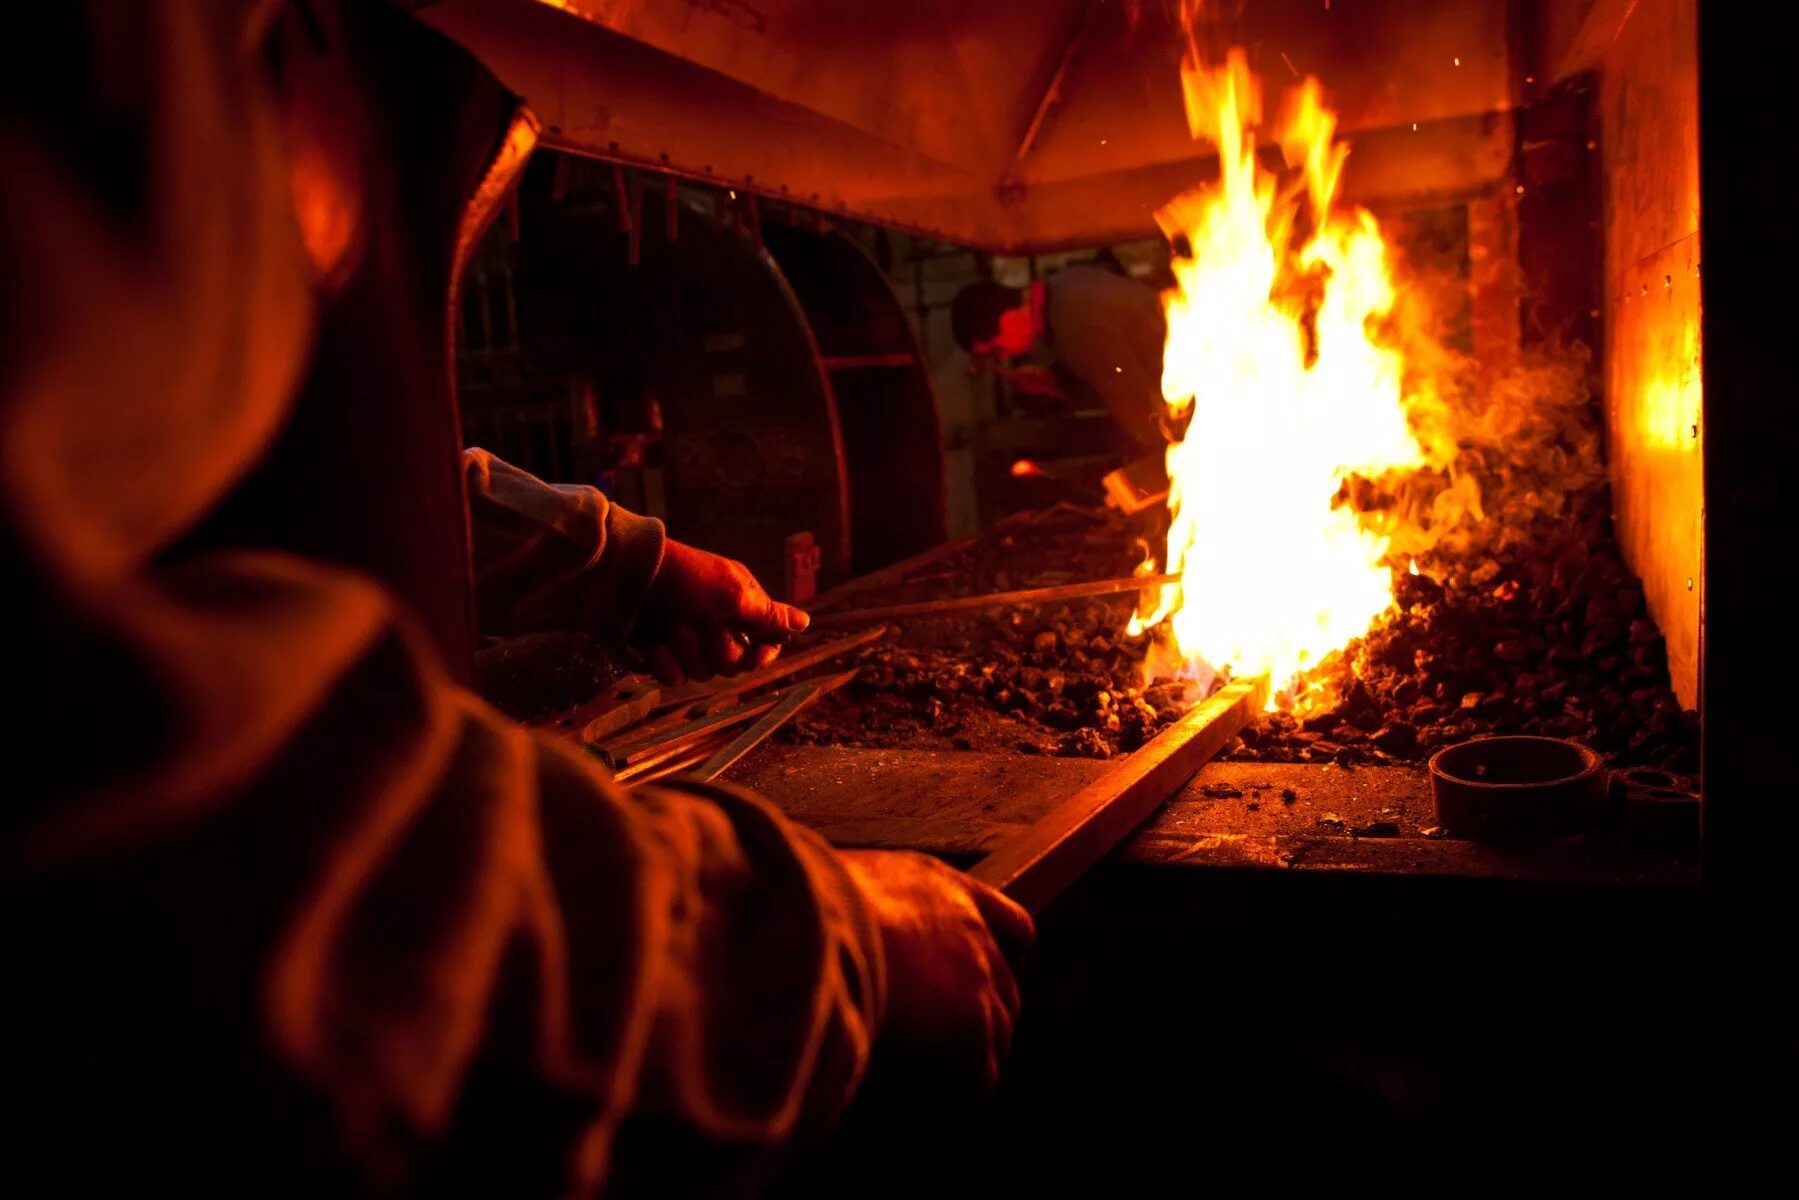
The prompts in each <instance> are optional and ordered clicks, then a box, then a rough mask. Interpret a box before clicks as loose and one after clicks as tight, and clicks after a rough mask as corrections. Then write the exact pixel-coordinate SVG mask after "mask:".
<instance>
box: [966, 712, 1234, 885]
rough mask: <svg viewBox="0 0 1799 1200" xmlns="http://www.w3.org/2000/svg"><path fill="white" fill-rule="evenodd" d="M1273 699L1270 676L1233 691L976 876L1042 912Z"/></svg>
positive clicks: (1153, 742)
mask: <svg viewBox="0 0 1799 1200" xmlns="http://www.w3.org/2000/svg"><path fill="white" fill-rule="evenodd" d="M1267 700H1268V679H1267V677H1266V676H1257V677H1256V678H1254V679H1245V680H1242V681H1239V682H1237V683H1232V684H1227V685H1226V686H1225V687H1223V688H1221V689H1219V690H1218V691H1217V692H1215V693H1213V695H1212V696H1211V697H1209V698H1208V699H1206V700H1204V701H1203V702H1201V703H1200V704H1199V705H1197V706H1196V707H1194V709H1193V710H1192V711H1191V712H1189V713H1187V714H1186V715H1185V716H1183V717H1182V718H1181V719H1180V720H1178V721H1176V722H1175V723H1174V724H1172V725H1170V726H1169V727H1168V728H1166V729H1164V730H1163V731H1162V732H1161V733H1158V734H1157V735H1156V736H1155V737H1154V738H1151V739H1150V741H1149V742H1148V744H1146V745H1144V746H1143V747H1141V748H1140V749H1138V750H1137V751H1135V752H1134V753H1132V754H1131V755H1129V756H1128V757H1126V758H1124V759H1122V760H1120V761H1119V763H1118V765H1117V766H1115V767H1113V768H1112V769H1111V770H1109V771H1107V772H1106V773H1105V774H1104V775H1102V776H1100V777H1099V778H1098V779H1095V780H1094V781H1093V782H1092V783H1090V784H1088V785H1087V786H1086V787H1084V788H1082V789H1081V790H1080V791H1078V792H1076V793H1075V794H1074V795H1073V796H1070V797H1069V798H1068V799H1067V800H1065V801H1063V802H1062V804H1060V805H1059V806H1057V807H1056V808H1055V809H1054V810H1053V811H1052V812H1050V813H1049V814H1048V815H1047V816H1045V817H1043V818H1042V819H1041V820H1039V821H1038V822H1037V823H1036V824H1034V825H1032V826H1031V827H1030V828H1029V829H1027V830H1025V831H1024V832H1023V833H1021V834H1019V835H1018V836H1017V837H1016V838H1014V839H1012V840H1011V841H1010V842H1008V843H1006V844H1005V845H1004V846H1001V847H1000V848H999V849H998V850H995V851H994V852H993V853H991V854H989V855H988V856H987V857H986V858H983V859H982V860H981V861H980V862H978V863H976V864H975V865H974V866H973V867H972V868H971V869H970V870H969V874H970V875H972V876H974V877H975V878H976V879H979V880H980V881H981V882H982V883H985V884H988V885H990V886H992V887H996V888H998V889H999V890H1000V891H1002V892H1005V893H1006V895H1008V896H1010V897H1011V898H1012V899H1014V900H1016V901H1018V903H1020V904H1022V905H1024V907H1025V908H1027V909H1029V910H1030V911H1032V912H1039V911H1041V910H1042V909H1043V907H1044V906H1045V905H1046V904H1048V903H1049V902H1050V901H1051V900H1054V899H1055V898H1056V897H1057V896H1058V895H1060V894H1061V892H1062V889H1063V888H1065V887H1067V886H1068V885H1069V884H1070V883H1073V882H1074V881H1075V880H1076V879H1078V878H1080V876H1081V875H1083V874H1084V873H1086V871H1087V870H1088V869H1089V868H1090V867H1092V866H1093V864H1094V863H1096V862H1098V861H1099V860H1100V859H1101V858H1103V857H1105V856H1106V855H1107V854H1109V853H1110V852H1111V851H1112V848H1113V847H1114V846H1116V845H1118V843H1119V842H1121V841H1123V840H1124V839H1125V838H1126V837H1128V836H1129V835H1130V833H1131V831H1132V830H1134V829H1136V828H1137V826H1139V825H1141V824H1142V823H1143V822H1144V821H1145V820H1146V819H1148V817H1149V816H1150V814H1151V813H1153V812H1155V811H1156V809H1158V808H1160V807H1161V806H1162V804H1163V802H1164V801H1166V800H1167V799H1168V798H1169V797H1170V796H1172V795H1174V793H1175V792H1176V791H1177V790H1179V788H1180V787H1181V785H1182V784H1184V783H1186V782H1187V780H1188V779H1190V778H1192V777H1193V774H1194V772H1196V771H1198V770H1199V769H1200V768H1201V767H1203V766H1204V765H1205V764H1206V762H1207V760H1209V759H1210V758H1211V757H1212V756H1213V755H1215V754H1217V753H1218V752H1219V751H1220V750H1222V749H1223V748H1224V745H1225V743H1226V742H1228V741H1230V740H1231V738H1233V737H1235V736H1236V734H1237V731H1238V730H1240V729H1242V728H1243V727H1244V726H1245V725H1247V724H1248V723H1249V722H1250V721H1252V720H1254V719H1255V716H1256V714H1257V713H1259V712H1261V711H1262V706H1263V705H1264V704H1266V703H1267Z"/></svg>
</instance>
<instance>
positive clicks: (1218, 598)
mask: <svg viewBox="0 0 1799 1200" xmlns="http://www.w3.org/2000/svg"><path fill="white" fill-rule="evenodd" d="M1181 81H1182V85H1183V92H1184V94H1185V98H1186V109H1187V120H1188V126H1189V128H1190V129H1191V131H1192V133H1193V136H1194V138H1195V139H1196V140H1199V141H1203V142H1208V143H1210V144H1212V145H1213V146H1215V147H1216V148H1217V151H1218V158H1219V164H1220V168H1221V171H1222V174H1221V178H1220V179H1219V180H1218V181H1217V182H1216V183H1208V184H1203V185H1200V186H1197V187H1194V188H1192V189H1190V190H1188V191H1187V192H1185V193H1183V194H1181V195H1179V196H1177V197H1175V198H1174V199H1173V200H1171V201H1170V202H1169V203H1168V204H1167V205H1165V206H1164V207H1163V208H1162V209H1161V210H1160V211H1159V212H1158V213H1157V219H1158V221H1159V223H1160V224H1161V226H1162V228H1163V231H1164V232H1165V233H1166V234H1167V235H1168V236H1169V238H1170V239H1171V240H1172V241H1173V242H1174V243H1175V244H1176V245H1177V246H1179V245H1180V243H1181V242H1182V241H1185V242H1186V243H1187V246H1188V247H1189V249H1187V251H1186V252H1185V253H1182V254H1179V255H1177V257H1176V259H1175V262H1174V274H1175V279H1176V286H1175V287H1173V288H1171V289H1169V290H1168V291H1167V292H1165V293H1164V294H1163V306H1164V309H1165V311H1166V314H1167V320H1168V341H1167V346H1166V349H1165V352H1164V359H1163V374H1162V395H1163V399H1164V401H1165V402H1166V404H1167V405H1168V408H1169V413H1170V417H1171V419H1172V421H1173V423H1174V425H1175V427H1176V428H1179V427H1180V426H1181V424H1182V423H1183V422H1184V423H1185V432H1184V434H1183V435H1182V437H1181V439H1180V440H1178V441H1176V442H1174V443H1172V444H1171V445H1170V446H1169V447H1168V474H1169V478H1170V480H1171V481H1172V486H1171V488H1170V490H1169V496H1168V507H1169V513H1170V516H1171V526H1170V529H1169V532H1168V544H1167V553H1166V559H1165V562H1166V568H1165V569H1166V571H1167V572H1168V573H1169V574H1174V575H1180V576H1181V577H1182V580H1181V582H1180V583H1178V584H1168V585H1165V586H1164V587H1163V588H1162V589H1161V593H1160V596H1159V598H1158V603H1157V604H1156V606H1155V609H1154V611H1152V612H1150V613H1148V614H1145V615H1141V616H1139V617H1137V618H1134V619H1133V620H1132V623H1131V632H1132V633H1133V634H1136V633H1140V632H1142V631H1143V630H1145V629H1148V628H1152V627H1158V626H1159V627H1160V630H1159V635H1160V636H1159V637H1158V641H1157V644H1156V646H1155V647H1154V649H1153V651H1152V654H1151V662H1150V669H1151V672H1152V673H1153V674H1156V675H1161V676H1180V677H1186V678H1192V679H1194V680H1196V681H1197V682H1198V684H1199V685H1200V686H1201V687H1202V688H1205V687H1209V686H1210V684H1211V682H1212V681H1213V680H1214V679H1215V678H1217V677H1219V676H1221V675H1226V676H1236V677H1242V676H1247V675H1253V674H1264V673H1266V674H1268V675H1269V676H1270V678H1271V683H1272V685H1273V686H1272V687H1271V689H1270V694H1271V696H1272V697H1273V699H1271V701H1270V707H1275V706H1288V707H1291V706H1294V705H1296V704H1300V703H1301V702H1302V701H1303V700H1304V698H1305V697H1306V695H1307V692H1308V689H1307V683H1306V680H1305V674H1306V672H1307V671H1308V670H1309V669H1311V668H1313V667H1315V666H1317V665H1318V664H1319V662H1320V661H1321V660H1322V659H1323V658H1324V657H1325V656H1326V655H1328V654H1330V653H1331V652H1332V651H1335V650H1338V649H1340V648H1341V647H1343V646H1344V645H1345V644H1346V643H1347V642H1349V641H1350V640H1351V639H1353V638H1355V637H1357V636H1359V635H1361V634H1363V633H1365V632H1367V630H1368V628H1369V627H1370V625H1371V624H1372V623H1373V622H1374V621H1375V619H1376V618H1378V617H1379V616H1380V614H1381V613H1382V612H1384V611H1386V610H1387V609H1388V608H1389V607H1391V606H1392V604H1393V579H1392V572H1391V571H1390V569H1389V568H1388V567H1387V566H1385V565H1383V562H1382V560H1383V558H1384V557H1385V556H1386V554H1387V552H1388V543H1387V539H1386V538H1385V537H1382V536H1380V535H1378V534H1376V533H1374V532H1371V531H1369V530H1367V529H1365V528H1363V526H1362V524H1361V523H1360V522H1359V521H1358V519H1357V515H1356V513H1355V512H1354V511H1353V510H1352V509H1351V508H1349V507H1348V506H1346V505H1343V504H1341V503H1340V502H1337V501H1336V498H1337V497H1338V495H1339V491H1340V489H1341V488H1342V486H1343V484H1344V482H1345V480H1346V478H1347V477H1348V476H1349V475H1351V474H1358V475H1363V476H1369V477H1372V476H1376V475H1379V474H1381V473H1383V472H1386V471H1391V470H1395V469H1400V468H1412V467H1417V466H1421V465H1423V462H1424V456H1423V453H1422V451H1421V450H1420V447H1419V444H1418V441H1417V439H1416V438H1415V437H1414V435H1413V433H1412V431H1411V429H1410V427H1409V425H1408V421H1407V416H1406V404H1405V397H1404V394H1403V377H1404V373H1405V362H1404V358H1403V355H1402V354H1401V353H1400V351H1399V350H1398V349H1396V348H1394V347H1393V346H1391V345H1388V344H1386V343H1385V341H1384V339H1383V338H1382V337H1381V335H1380V333H1379V329H1378V327H1379V326H1380V324H1381V322H1382V320H1383V318H1385V317H1386V316H1387V314H1388V313H1389V311H1390V310H1391V309H1392V307H1393V304H1394V301H1395V298H1396V297H1395V290H1394V283H1393V279H1392V275H1391V272H1390V267H1389V262H1388V253H1387V247H1386V243H1385V242H1384V240H1383V239H1382V236H1381V231H1380V228H1379V226H1378V225H1377V223H1376V222H1375V219H1374V217H1373V216H1372V215H1370V214H1369V213H1368V212H1366V211H1364V210H1362V209H1359V208H1354V207H1347V206H1344V205H1342V204H1340V203H1339V202H1338V199H1337V188H1338V183H1339V181H1340V179H1341V176H1342V171H1343V164H1344V162H1345V160H1346V159H1347V157H1348V147H1347V146H1345V145H1343V144H1342V143H1340V142H1338V141H1337V140H1336V117H1335V114H1333V113H1332V112H1331V111H1330V110H1329V109H1328V108H1327V107H1326V106H1325V103H1324V97H1323V91H1322V88H1321V87H1320V85H1319V84H1318V81H1317V80H1315V79H1310V78H1308V79H1306V80H1305V81H1304V82H1303V83H1302V84H1301V85H1300V86H1299V87H1298V88H1297V89H1295V90H1294V91H1293V92H1292V93H1291V94H1290V95H1289V96H1288V97H1287V100H1286V104H1285V106H1284V108H1285V111H1284V113H1283V116H1282V119H1281V120H1280V121H1279V122H1278V124H1276V125H1275V126H1274V127H1273V128H1271V129H1269V130H1267V132H1269V133H1271V134H1272V135H1273V137H1274V139H1275V140H1276V141H1277V142H1278V144H1279V145H1280V147H1281V150H1282V152H1283V154H1284V156H1285V158H1286V161H1287V163H1288V164H1289V165H1290V166H1297V167H1298V168H1299V169H1298V170H1297V172H1295V173H1293V177H1292V178H1291V180H1290V181H1286V182H1283V181H1282V180H1281V179H1280V178H1279V177H1277V176H1276V175H1275V174H1274V173H1273V172H1271V171H1269V170H1266V169H1264V168H1263V167H1262V166H1261V165H1259V164H1258V162H1257V160H1256V156H1255V148H1256V133H1257V130H1258V129H1263V128H1264V127H1263V123H1262V98H1261V90H1260V87H1259V84H1258V81H1257V79H1256V78H1255V77H1254V76H1253V75H1252V74H1251V72H1250V70H1249V66H1248V63H1247V60H1246V58H1245V56H1244V53H1243V51H1242V50H1241V49H1233V50H1231V51H1230V53H1229V55H1228V56H1227V58H1226V60H1225V62H1224V63H1223V65H1221V66H1212V65H1207V64H1205V63H1204V62H1202V60H1201V55H1200V54H1199V51H1198V48H1197V45H1196V43H1195V41H1194V40H1193V39H1192V38H1191V37H1189V40H1188V47H1187V53H1186V56H1185V58H1184V60H1183V62H1182V65H1181Z"/></svg>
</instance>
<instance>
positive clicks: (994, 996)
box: [842, 850, 1036, 1101]
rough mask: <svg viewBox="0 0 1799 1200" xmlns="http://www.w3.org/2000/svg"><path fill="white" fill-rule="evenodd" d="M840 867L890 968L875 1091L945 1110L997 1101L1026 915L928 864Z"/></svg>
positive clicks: (864, 854) (860, 862)
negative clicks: (931, 1099) (875, 924)
mask: <svg viewBox="0 0 1799 1200" xmlns="http://www.w3.org/2000/svg"><path fill="white" fill-rule="evenodd" d="M842 857H843V861H844V862H845V863H846V864H847V865H848V867H849V870H850V873H851V875H852V876H853V877H854V878H855V880H856V882H857V883H858V884H859V885H860V886H861V888H862V892H863V894H864V895H865V896H867V897H868V898H869V900H870V902H871V903H872V904H873V906H874V909H875V912H876V916H877V919H878V921H879V923H880V929H881V942H882V951H883V953H884V955H885V957H886V965H887V971H886V975H887V1017H886V1021H885V1023H884V1024H883V1025H882V1027H881V1031H880V1034H879V1036H878V1038H877V1040H876V1043H875V1049H874V1054H873V1058H872V1060H871V1062H870V1067H869V1090H870V1091H882V1090H884V1091H888V1092H893V1091H898V1092H902V1093H907V1094H912V1095H917V1094H921V1093H922V1094H927V1095H936V1096H938V1097H939V1098H940V1099H942V1100H948V1101H953V1100H954V1099H955V1098H957V1097H962V1098H969V1097H976V1096H979V1097H985V1096H988V1095H991V1094H992V1092H993V1088H994V1086H995V1084H997V1083H998V1081H999V1069H1000V1064H1001V1063H1003V1062H1004V1061H1005V1059H1006V1055H1007V1054H1008V1053H1009V1052H1010V1051H1011V1048H1012V1026H1013V1023H1014V1022H1015V1021H1016V1020H1017V1019H1018V983H1017V980H1016V978H1015V976H1014V974H1013V971H1014V968H1015V967H1016V966H1017V965H1018V963H1019V962H1020V961H1021V960H1022V959H1023V957H1024V954H1025V951H1026V950H1028V949H1029V948H1030V945H1031V941H1032V939H1033V938H1034V937H1035V936H1036V929H1035V927H1034V926H1033V925H1032V923H1031V918H1030V914H1028V913H1026V912H1025V911H1024V909H1022V908H1020V907H1019V906H1018V905H1016V904H1014V903H1013V902H1012V901H1011V900H1008V899H1007V898H1006V897H1005V896H1003V895H1001V894H1000V893H999V892H996V891H994V890H993V889H992V888H990V887H988V886H987V885H986V884H984V883H980V882H978V881H977V880H975V879H973V878H970V877H969V876H968V875H965V874H963V873H962V872H961V871H958V870H956V869H955V868H954V867H950V866H948V865H946V864H944V863H941V862H939V861H937V860H936V859H934V858H931V857H930V856H928V855H924V854H911V853H903V852H897V851H874V850H863V851H845V852H843V855H842ZM889 1099H890V1097H889Z"/></svg>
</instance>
